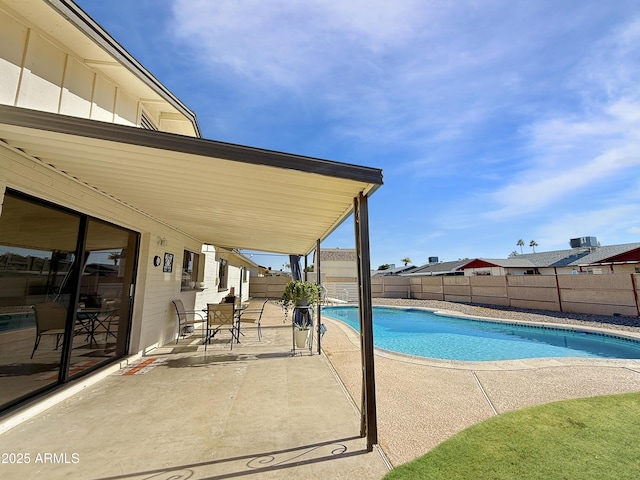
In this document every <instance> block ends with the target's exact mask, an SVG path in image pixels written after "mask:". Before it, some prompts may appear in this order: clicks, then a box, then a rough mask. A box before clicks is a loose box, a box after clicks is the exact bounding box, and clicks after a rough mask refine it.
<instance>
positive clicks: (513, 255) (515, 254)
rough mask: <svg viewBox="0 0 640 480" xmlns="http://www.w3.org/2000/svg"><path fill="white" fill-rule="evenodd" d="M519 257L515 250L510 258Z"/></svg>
mask: <svg viewBox="0 0 640 480" xmlns="http://www.w3.org/2000/svg"><path fill="white" fill-rule="evenodd" d="M517 256H518V252H516V251H515V250H514V251H513V252H511V253H510V254H509V258H514V257H517Z"/></svg>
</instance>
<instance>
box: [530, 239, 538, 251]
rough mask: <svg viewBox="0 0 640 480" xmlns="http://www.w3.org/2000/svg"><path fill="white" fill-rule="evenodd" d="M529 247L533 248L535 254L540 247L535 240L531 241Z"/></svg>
mask: <svg viewBox="0 0 640 480" xmlns="http://www.w3.org/2000/svg"><path fill="white" fill-rule="evenodd" d="M529 246H530V247H531V248H533V253H536V247H537V246H538V244H537V243H536V241H535V240H531V241H530V242H529Z"/></svg>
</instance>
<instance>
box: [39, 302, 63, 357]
mask: <svg viewBox="0 0 640 480" xmlns="http://www.w3.org/2000/svg"><path fill="white" fill-rule="evenodd" d="M33 310H34V311H35V312H36V340H35V343H34V344H33V351H32V352H31V358H33V354H34V353H36V349H37V348H38V345H40V340H41V339H42V336H43V335H55V336H56V348H54V350H57V349H58V348H59V347H60V345H61V343H62V342H61V340H62V339H63V338H64V330H65V325H66V323H67V307H65V306H64V305H61V304H59V303H57V302H47V303H40V304H38V305H34V306H33Z"/></svg>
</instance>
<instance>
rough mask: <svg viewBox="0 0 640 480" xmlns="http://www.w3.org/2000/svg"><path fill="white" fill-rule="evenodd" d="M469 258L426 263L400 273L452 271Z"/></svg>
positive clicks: (430, 273)
mask: <svg viewBox="0 0 640 480" xmlns="http://www.w3.org/2000/svg"><path fill="white" fill-rule="evenodd" d="M470 261H471V259H469V258H467V259H464V260H454V261H451V262H438V263H428V264H426V265H422V266H420V267H417V268H416V269H414V270H411V271H410V272H409V273H403V274H401V275H438V274H440V275H442V274H443V273H454V272H456V271H457V269H458V268H459V267H461V266H462V265H464V264H466V263H469V262H470Z"/></svg>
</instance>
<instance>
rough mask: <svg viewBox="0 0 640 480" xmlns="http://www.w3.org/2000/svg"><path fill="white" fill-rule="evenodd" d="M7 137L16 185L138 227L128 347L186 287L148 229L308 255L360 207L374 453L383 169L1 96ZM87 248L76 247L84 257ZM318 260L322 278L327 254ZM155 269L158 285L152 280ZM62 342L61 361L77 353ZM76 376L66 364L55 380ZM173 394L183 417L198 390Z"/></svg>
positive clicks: (144, 341) (365, 410) (365, 366)
mask: <svg viewBox="0 0 640 480" xmlns="http://www.w3.org/2000/svg"><path fill="white" fill-rule="evenodd" d="M0 139H1V141H2V148H3V151H4V153H5V154H6V156H7V158H8V159H10V162H9V163H8V168H10V170H11V172H12V174H13V173H15V174H16V178H17V179H18V180H16V181H15V183H14V184H11V183H9V184H8V185H7V186H8V187H11V188H12V189H14V190H16V191H18V192H20V193H24V194H26V195H33V196H37V197H38V198H40V199H42V200H45V201H49V202H51V203H52V204H53V203H55V204H56V205H61V206H62V207H67V208H71V207H73V206H76V208H78V207H77V205H82V211H83V213H84V214H88V215H92V216H95V217H96V218H98V219H105V220H111V221H112V222H117V224H118V225H121V226H123V227H125V228H129V229H131V230H134V231H138V232H141V233H142V239H141V248H140V251H139V258H138V264H137V282H136V284H135V285H134V284H133V283H132V284H131V288H129V292H130V295H131V296H132V298H131V302H132V305H133V306H132V313H131V318H132V324H131V333H130V335H129V336H128V338H127V340H128V343H129V345H130V350H129V352H128V353H129V354H136V353H138V354H139V353H140V352H145V353H146V352H148V351H152V350H153V348H154V344H153V342H154V340H155V341H157V339H158V338H159V337H158V336H157V335H159V333H157V330H154V328H155V324H157V323H159V322H158V321H159V318H158V317H162V316H165V317H166V309H167V308H168V305H169V304H170V301H171V299H172V298H175V295H176V291H175V290H172V289H171V288H172V285H176V286H177V285H179V279H178V283H177V284H175V278H174V277H171V276H170V277H166V278H167V279H165V277H160V276H159V275H158V274H157V273H156V271H154V270H153V269H154V268H155V266H154V265H153V263H154V249H155V248H156V247H157V246H156V245H155V243H156V238H155V237H154V238H151V234H149V233H147V232H149V231H154V235H157V242H158V245H160V244H161V243H162V247H163V248H164V247H166V246H167V243H166V242H167V241H166V239H165V238H164V231H166V232H168V233H169V234H171V235H174V234H175V233H176V232H177V233H179V234H180V235H182V236H184V237H187V238H189V239H192V240H193V241H194V242H198V243H200V244H211V245H215V246H216V247H221V248H224V249H249V250H260V251H266V252H274V253H281V254H294V255H300V256H306V255H309V254H310V253H311V252H312V251H314V250H317V249H319V248H320V243H321V242H322V241H323V240H324V239H325V238H326V237H327V236H329V235H330V234H331V233H332V232H333V231H334V230H335V229H336V228H337V227H338V226H339V225H340V224H342V223H343V222H344V221H345V220H346V219H347V218H348V217H350V216H351V215H353V218H354V225H355V244H356V249H357V252H358V271H359V285H360V295H359V299H360V307H361V308H360V312H361V326H362V329H361V331H362V332H363V333H362V335H361V347H362V352H363V354H362V357H361V362H362V373H363V377H362V385H363V388H362V396H361V398H360V399H359V400H358V403H359V407H360V408H361V412H362V413H361V418H360V423H359V425H358V424H356V425H354V426H353V428H351V429H350V431H351V435H353V436H355V437H359V436H361V437H366V450H367V451H372V450H373V448H374V445H376V444H377V441H378V440H377V420H376V405H375V380H374V365H373V330H372V319H371V316H372V313H371V280H370V276H369V271H370V262H369V225H368V198H369V196H370V195H372V194H373V193H374V192H375V191H376V190H377V188H378V187H379V186H380V185H382V171H381V170H379V169H375V168H370V167H364V166H358V165H352V164H346V163H341V162H335V161H330V160H323V159H318V158H311V157H304V156H299V155H292V154H287V153H281V152H273V151H267V150H261V149H256V148H251V147H244V146H239V145H230V144H225V143H221V142H216V141H212V140H205V139H201V138H191V137H184V136H180V135H174V134H170V133H165V132H158V131H150V130H145V129H141V128H132V127H129V126H122V125H117V124H110V123H103V122H96V121H92V120H87V119H82V118H74V117H68V116H63V115H59V114H51V113H48V112H42V111H36V110H29V109H23V108H18V107H9V106H3V105H0ZM34 178H37V179H38V181H36V180H33V179H34ZM41 179H46V180H41ZM1 186H2V185H0V187H1ZM105 205H109V210H108V211H105V209H104V206H105ZM16 213H17V214H19V212H16ZM140 218H143V219H144V221H143V222H142V224H141V222H140V221H139V219H140ZM147 223H148V225H147ZM156 225H162V226H163V227H162V231H160V233H155V232H156V231H158V230H157V227H156ZM152 228H153V229H155V230H151V229H152ZM145 235H146V236H145ZM171 238H172V239H173V238H177V237H171ZM170 241H173V240H170ZM80 243H81V242H80ZM80 243H79V244H80ZM79 248H81V247H79ZM177 248H178V249H180V248H181V247H180V246H178V247H177ZM83 253H84V252H83V251H82V250H79V251H78V252H76V256H77V258H82V257H83ZM315 267H316V272H317V273H318V275H319V274H320V271H321V265H320V264H319V262H317V265H316V266H315ZM152 278H153V279H154V280H153V281H156V282H157V283H156V284H155V286H156V288H155V289H154V288H151V287H150V284H151V279H152ZM155 279H157V280H155ZM167 282H169V283H167ZM171 282H174V283H173V284H172V283H171ZM134 287H135V288H134ZM134 290H135V295H134ZM125 292H126V291H125ZM74 302H75V303H74ZM77 302H78V299H77V298H72V300H71V303H70V304H69V307H68V312H70V313H69V314H68V315H69V318H71V317H72V316H73V314H74V312H75V311H77ZM187 307H188V306H187ZM318 314H319V310H318ZM69 324H71V323H69ZM154 335H156V336H155V337H154ZM65 345H67V344H65ZM65 345H63V347H62V350H63V360H64V359H65V358H68V357H67V355H69V353H68V352H69V351H70V348H69V347H68V345H67V346H65ZM317 348H318V349H319V348H320V345H319V344H318V345H317ZM318 358H319V357H318ZM65 361H66V362H68V360H65ZM282 361H292V359H290V358H288V359H284V358H283V359H282ZM311 361H314V362H315V361H320V360H311ZM100 367H102V366H100ZM185 371H186V370H185ZM307 376H308V375H307ZM311 378H313V376H311ZM74 380H75V379H74V378H73V373H70V372H69V370H68V368H67V365H66V364H65V363H64V362H63V364H62V367H61V375H60V376H59V380H58V382H59V385H57V386H60V385H63V384H66V383H74ZM278 381H283V382H286V381H287V377H283V378H281V379H279V380H278V379H275V380H274V387H275V388H278ZM164 383H167V385H171V384H172V382H171V381H167V382H164V381H161V382H160V385H159V386H158V388H159V390H158V391H161V389H162V388H163V385H162V384H164ZM222 385H223V384H222ZM280 387H282V386H280ZM216 388H219V389H220V390H221V392H222V394H223V395H224V394H225V392H226V394H227V395H229V394H230V392H231V391H232V390H229V391H227V390H226V389H225V388H224V387H220V384H219V385H218V386H217V387H216ZM297 394H299V395H301V398H302V394H301V393H299V392H296V393H295V395H297ZM295 395H294V396H295ZM172 397H173V398H172V401H173V402H174V403H175V404H180V403H182V405H181V406H180V407H179V409H178V410H176V415H177V417H180V416H182V415H188V414H189V412H188V411H189V408H190V407H191V404H192V399H191V398H189V396H188V395H183V394H181V392H179V391H178V392H175V395H172ZM308 401H309V402H311V403H316V408H318V405H322V401H321V400H318V399H316V400H313V399H312V398H309V399H308ZM318 402H320V403H318ZM302 403H304V404H306V403H305V402H302ZM328 405H331V402H329V403H328ZM194 408H197V407H194ZM180 410H183V411H184V410H186V411H187V413H186V414H183V413H180ZM214 410H215V409H214ZM18 413H20V412H18ZM223 416H224V415H223ZM310 425H319V424H318V423H313V424H310ZM311 431H313V428H311Z"/></svg>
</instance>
